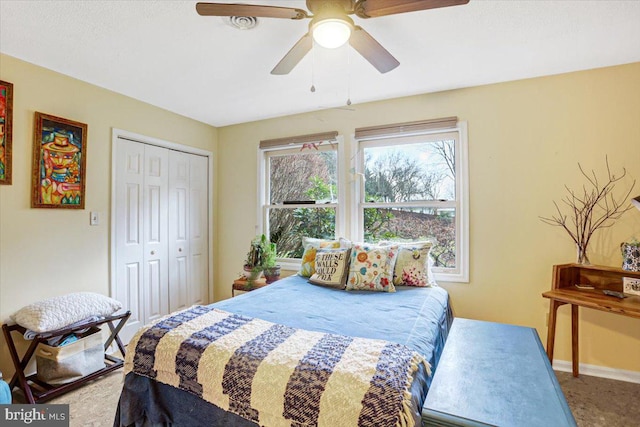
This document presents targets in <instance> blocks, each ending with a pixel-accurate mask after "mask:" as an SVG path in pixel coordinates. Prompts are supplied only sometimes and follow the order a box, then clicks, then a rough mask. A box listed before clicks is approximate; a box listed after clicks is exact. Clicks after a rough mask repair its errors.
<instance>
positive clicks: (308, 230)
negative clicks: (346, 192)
mask: <svg viewBox="0 0 640 427" xmlns="http://www.w3.org/2000/svg"><path fill="white" fill-rule="evenodd" d="M335 134H337V132H336V133H335ZM333 138H334V139H333V141H331V140H328V141H327V140H319V141H317V142H308V143H299V142H297V141H295V140H294V141H293V142H291V141H289V142H287V143H286V144H279V145H277V146H273V145H271V146H269V145H268V144H265V141H263V142H262V143H261V147H262V148H263V150H262V156H263V167H264V171H263V172H264V173H263V176H264V181H263V184H262V185H261V188H262V197H263V201H264V203H263V205H262V229H263V232H264V233H265V234H266V235H267V236H269V238H270V240H271V241H272V242H274V243H275V244H276V247H277V252H278V257H279V258H280V259H281V264H282V261H283V259H298V258H301V257H302V253H303V248H302V237H305V236H306V237H315V238H322V239H334V238H336V237H337V236H339V235H341V231H342V230H341V227H340V226H338V222H339V221H338V219H339V217H340V211H339V207H340V200H341V198H342V195H341V194H340V192H341V189H340V185H339V182H340V180H339V176H340V172H339V169H340V168H339V159H338V156H339V150H338V141H337V138H336V136H335V135H333ZM284 267H285V268H296V269H297V266H293V267H291V266H289V265H286V262H285V265H284Z"/></svg>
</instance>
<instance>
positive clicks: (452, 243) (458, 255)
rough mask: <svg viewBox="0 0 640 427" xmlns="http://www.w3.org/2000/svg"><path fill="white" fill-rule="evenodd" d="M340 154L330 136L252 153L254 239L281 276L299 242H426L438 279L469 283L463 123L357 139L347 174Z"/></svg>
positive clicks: (403, 128)
mask: <svg viewBox="0 0 640 427" xmlns="http://www.w3.org/2000/svg"><path fill="white" fill-rule="evenodd" d="M346 148H347V147H345V143H343V142H342V140H341V139H340V138H339V137H338V136H337V132H328V133H326V134H315V135H305V136H301V137H292V138H283V139H278V140H269V141H262V142H261V143H260V156H261V159H262V168H263V170H262V172H261V174H260V177H261V178H260V181H261V182H260V196H261V200H262V203H261V212H260V217H261V218H260V223H259V231H260V232H264V233H265V234H266V235H267V236H269V238H270V239H271V241H272V242H275V243H276V245H277V249H278V255H279V258H280V264H281V265H282V266H283V268H285V269H294V270H295V269H298V267H299V262H300V260H299V258H300V257H301V256H302V252H303V248H302V245H301V241H302V237H305V236H306V237H316V238H326V239H335V238H338V237H344V238H347V239H349V240H353V241H366V242H377V241H380V240H394V241H422V240H427V239H429V240H432V241H434V243H435V245H434V247H433V249H432V257H433V260H434V271H435V272H436V278H437V279H438V280H442V281H457V282H468V280H469V279H468V274H469V273H468V271H469V269H468V259H469V257H468V213H467V210H468V190H467V189H468V178H467V176H468V174H467V169H468V167H467V158H466V152H467V144H466V125H465V123H458V122H457V118H455V117H452V118H446V119H439V120H434V121H426V122H413V123H405V124H400V125H388V126H382V127H376V128H362V129H356V133H355V140H354V141H353V142H352V144H351V145H350V146H349V148H350V153H351V155H350V157H351V158H352V161H353V163H352V164H351V165H348V164H347V162H346V161H345V158H346V157H347V156H345V155H344V151H345V150H346ZM347 178H348V179H347ZM347 185H348V186H347ZM347 193H349V194H347ZM347 196H348V198H347ZM346 201H349V203H346Z"/></svg>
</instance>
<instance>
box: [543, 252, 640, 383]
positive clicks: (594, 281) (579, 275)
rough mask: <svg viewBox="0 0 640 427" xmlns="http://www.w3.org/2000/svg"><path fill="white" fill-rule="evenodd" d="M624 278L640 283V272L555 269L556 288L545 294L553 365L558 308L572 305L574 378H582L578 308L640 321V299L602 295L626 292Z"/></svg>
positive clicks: (577, 266)
mask: <svg viewBox="0 0 640 427" xmlns="http://www.w3.org/2000/svg"><path fill="white" fill-rule="evenodd" d="M623 277H631V278H637V279H640V272H638V271H626V270H622V269H619V268H614V267H602V266H596V265H581V264H563V265H554V266H553V286H552V289H551V290H550V291H547V292H544V293H543V294H542V296H543V297H545V298H549V326H548V330H547V356H548V357H549V361H550V362H551V363H553V347H554V344H555V337H556V318H557V310H558V307H560V306H561V305H565V304H571V362H572V368H573V369H572V370H573V376H574V377H577V376H578V375H579V358H578V307H587V308H592V309H595V310H600V311H608V312H610V313H616V314H621V315H623V316H627V317H635V318H636V319H640V296H638V295H628V296H627V297H626V298H623V299H618V298H616V297H612V296H608V295H605V294H603V293H602V291H603V290H605V289H608V290H611V291H617V292H622V279H623ZM575 285H588V286H590V287H593V289H579V288H577V287H576V286H575Z"/></svg>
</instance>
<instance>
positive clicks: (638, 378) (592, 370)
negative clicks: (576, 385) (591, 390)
mask: <svg viewBox="0 0 640 427" xmlns="http://www.w3.org/2000/svg"><path fill="white" fill-rule="evenodd" d="M579 367H580V373H581V374H585V375H591V376H593V377H601V378H609V379H612V380H618V381H627V382H630V383H638V384H640V372H636V371H625V370H622V369H613V368H607V367H604V366H597V365H587V364H584V363H580V366H579ZM553 369H555V370H557V371H562V372H571V371H572V367H571V362H569V361H568V360H556V359H554V360H553Z"/></svg>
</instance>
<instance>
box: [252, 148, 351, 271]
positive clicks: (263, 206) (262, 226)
mask: <svg viewBox="0 0 640 427" xmlns="http://www.w3.org/2000/svg"><path fill="white" fill-rule="evenodd" d="M332 145H333V147H332ZM301 147H302V145H301V144H300V145H297V144H296V145H294V146H284V147H274V148H264V149H261V148H258V165H259V166H260V167H259V171H258V174H259V175H258V200H259V203H258V212H257V218H258V224H257V226H256V234H263V233H264V234H266V235H268V233H269V223H268V218H267V212H268V210H269V209H293V208H296V207H307V208H308V207H310V206H309V205H287V207H286V208H284V207H283V205H271V204H267V202H268V201H269V200H268V199H269V194H270V191H269V190H270V188H269V184H270V181H269V178H268V177H269V158H270V157H271V156H272V155H282V154H297V153H299V152H300V149H301ZM334 147H335V151H336V154H337V163H338V164H337V165H336V168H337V180H338V182H337V185H336V187H337V188H338V199H337V200H338V201H337V203H326V204H323V205H321V206H317V205H316V207H323V208H335V209H336V225H335V233H336V235H335V238H336V239H338V238H339V237H343V236H345V235H346V231H347V230H346V223H347V221H346V214H347V205H346V192H347V181H346V179H345V178H346V166H345V165H346V163H345V157H346V156H345V155H344V151H345V144H344V138H342V137H341V136H337V137H336V141H333V142H331V143H324V144H321V145H319V146H318V151H330V150H333V149H334ZM301 262H302V260H301V259H296V258H278V264H279V265H280V267H281V268H282V269H283V270H292V271H298V270H299V269H300V264H301Z"/></svg>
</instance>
